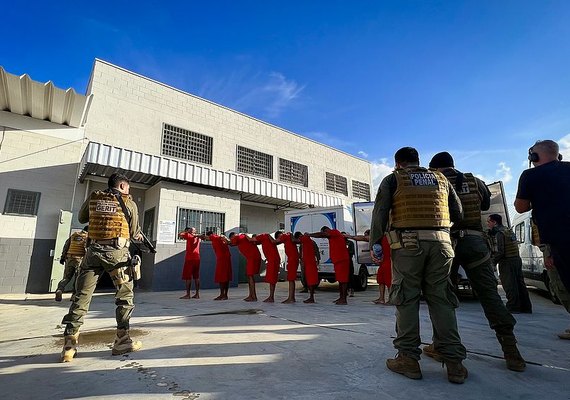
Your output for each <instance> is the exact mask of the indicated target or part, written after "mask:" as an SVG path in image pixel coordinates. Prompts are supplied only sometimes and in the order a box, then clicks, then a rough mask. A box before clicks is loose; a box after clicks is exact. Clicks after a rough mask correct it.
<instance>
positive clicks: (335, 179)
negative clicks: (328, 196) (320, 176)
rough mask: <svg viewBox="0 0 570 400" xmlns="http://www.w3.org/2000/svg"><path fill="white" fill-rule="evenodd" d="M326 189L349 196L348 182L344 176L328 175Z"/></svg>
mask: <svg viewBox="0 0 570 400" xmlns="http://www.w3.org/2000/svg"><path fill="white" fill-rule="evenodd" d="M326 188H327V190H330V191H331V192H335V193H342V194H344V195H345V196H348V181H347V179H346V178H345V177H344V176H340V175H336V174H331V173H330V172H327V173H326Z"/></svg>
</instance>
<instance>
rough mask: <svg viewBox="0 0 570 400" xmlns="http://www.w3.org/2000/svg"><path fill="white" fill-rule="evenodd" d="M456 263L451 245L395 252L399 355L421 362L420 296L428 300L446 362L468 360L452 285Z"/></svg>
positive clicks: (436, 343)
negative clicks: (451, 268) (451, 280)
mask: <svg viewBox="0 0 570 400" xmlns="http://www.w3.org/2000/svg"><path fill="white" fill-rule="evenodd" d="M452 259H453V248H452V247H451V243H445V242H437V241H420V242H419V249H417V250H408V249H403V248H402V249H393V250H392V286H391V287H390V291H389V293H390V303H391V304H394V305H395V306H396V332H397V337H396V339H394V347H395V348H396V349H397V350H398V352H399V353H402V354H405V355H407V356H409V357H412V358H414V359H416V360H419V359H420V354H421V350H420V348H419V346H420V344H421V339H420V320H419V308H420V294H421V293H422V292H423V295H424V297H425V299H426V302H427V304H428V308H429V314H430V318H431V322H432V325H433V332H434V338H433V339H434V346H435V348H436V349H437V351H438V352H439V353H441V354H442V356H443V358H444V359H445V360H450V361H460V360H463V359H465V356H466V350H465V347H464V346H463V345H462V344H461V338H460V337H459V331H458V329H457V319H456V317H455V308H456V307H457V305H458V300H457V297H456V296H455V293H454V292H453V289H452V287H451V282H450V281H449V270H450V267H451V263H452Z"/></svg>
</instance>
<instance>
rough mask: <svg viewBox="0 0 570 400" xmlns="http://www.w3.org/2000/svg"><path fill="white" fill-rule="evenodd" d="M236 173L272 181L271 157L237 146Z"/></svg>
mask: <svg viewBox="0 0 570 400" xmlns="http://www.w3.org/2000/svg"><path fill="white" fill-rule="evenodd" d="M237 171H238V172H243V173H245V174H250V175H257V176H262V177H264V178H269V179H273V156H272V155H269V154H265V153H262V152H260V151H256V150H251V149H248V148H247V147H241V146H238V147H237Z"/></svg>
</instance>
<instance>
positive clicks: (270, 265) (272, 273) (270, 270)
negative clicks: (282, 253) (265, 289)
mask: <svg viewBox="0 0 570 400" xmlns="http://www.w3.org/2000/svg"><path fill="white" fill-rule="evenodd" d="M279 264H280V262H279V261H275V260H272V261H269V260H267V269H266V271H265V282H267V283H269V284H272V285H275V284H276V283H277V280H278V278H279Z"/></svg>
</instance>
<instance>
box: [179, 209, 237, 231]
mask: <svg viewBox="0 0 570 400" xmlns="http://www.w3.org/2000/svg"><path fill="white" fill-rule="evenodd" d="M225 222H226V214H224V213H217V212H211V211H200V210H190V209H187V208H179V209H178V232H181V231H183V230H184V229H185V228H186V227H194V228H196V232H198V233H199V234H204V233H206V232H208V231H212V232H214V233H216V234H218V235H219V234H222V233H224V232H225V231H226V229H225Z"/></svg>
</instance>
